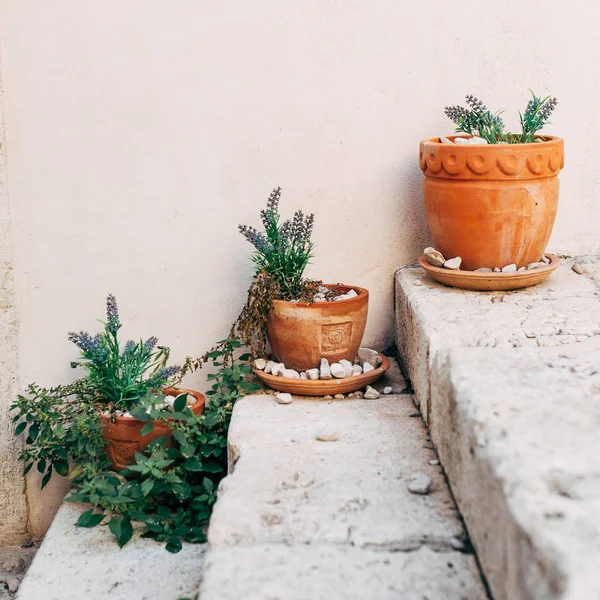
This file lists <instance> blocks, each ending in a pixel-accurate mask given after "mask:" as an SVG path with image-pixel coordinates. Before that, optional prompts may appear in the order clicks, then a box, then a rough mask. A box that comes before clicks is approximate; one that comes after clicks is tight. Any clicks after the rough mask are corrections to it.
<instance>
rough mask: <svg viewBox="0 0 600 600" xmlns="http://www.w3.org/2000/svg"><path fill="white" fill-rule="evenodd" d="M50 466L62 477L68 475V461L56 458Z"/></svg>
mask: <svg viewBox="0 0 600 600" xmlns="http://www.w3.org/2000/svg"><path fill="white" fill-rule="evenodd" d="M52 465H53V466H54V470H55V471H56V472H57V473H58V474H59V475H62V476H63V477H65V476H66V475H67V474H68V473H69V461H68V460H65V459H64V458H57V459H56V460H55V461H54V462H53V463H52Z"/></svg>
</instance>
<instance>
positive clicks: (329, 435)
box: [316, 430, 339, 442]
mask: <svg viewBox="0 0 600 600" xmlns="http://www.w3.org/2000/svg"><path fill="white" fill-rule="evenodd" d="M316 439H317V440H318V441H319V442H337V440H338V439H339V436H338V433H337V431H328V430H325V431H322V432H321V433H319V434H318V435H317V437H316Z"/></svg>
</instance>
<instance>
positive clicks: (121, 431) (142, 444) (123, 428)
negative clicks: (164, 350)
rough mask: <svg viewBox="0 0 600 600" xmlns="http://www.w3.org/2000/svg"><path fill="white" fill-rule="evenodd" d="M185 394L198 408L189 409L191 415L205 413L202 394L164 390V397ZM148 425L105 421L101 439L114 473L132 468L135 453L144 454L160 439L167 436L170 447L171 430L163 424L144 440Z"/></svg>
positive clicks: (126, 420) (105, 418)
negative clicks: (143, 434)
mask: <svg viewBox="0 0 600 600" xmlns="http://www.w3.org/2000/svg"><path fill="white" fill-rule="evenodd" d="M184 392H187V393H188V394H189V395H190V396H193V397H194V398H196V404H194V405H193V406H191V407H190V408H191V409H192V412H193V413H194V414H196V415H200V414H202V413H203V412H204V396H203V395H202V394H201V393H200V392H195V391H194V390H187V389H184V388H165V389H164V390H163V394H165V395H166V396H178V395H179V394H183V393H184ZM147 423H148V421H140V420H139V419H134V418H133V417H115V418H114V420H113V421H111V419H110V417H108V416H103V417H102V436H103V437H104V440H105V441H106V453H107V454H108V457H109V458H110V461H111V466H112V468H113V469H114V470H115V471H121V470H122V469H125V468H127V467H128V466H129V465H131V464H133V462H134V461H135V453H136V452H143V451H144V450H145V449H146V448H147V447H148V444H149V443H150V442H151V441H152V440H153V439H155V438H157V437H159V436H167V437H168V438H169V441H168V442H167V446H170V445H171V433H172V432H171V428H170V427H168V426H167V425H165V424H164V423H161V422H160V421H155V422H154V429H153V430H152V431H151V432H150V433H148V434H147V435H145V436H143V437H142V435H141V433H142V428H143V427H144V425H146V424H147Z"/></svg>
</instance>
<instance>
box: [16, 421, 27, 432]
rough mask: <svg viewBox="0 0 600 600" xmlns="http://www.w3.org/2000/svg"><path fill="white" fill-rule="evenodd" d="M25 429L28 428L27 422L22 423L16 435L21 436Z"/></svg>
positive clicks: (18, 426)
mask: <svg viewBox="0 0 600 600" xmlns="http://www.w3.org/2000/svg"><path fill="white" fill-rule="evenodd" d="M25 427H27V421H21V422H20V423H19V424H18V425H17V428H16V429H15V435H21V434H22V433H23V430H24V429H25Z"/></svg>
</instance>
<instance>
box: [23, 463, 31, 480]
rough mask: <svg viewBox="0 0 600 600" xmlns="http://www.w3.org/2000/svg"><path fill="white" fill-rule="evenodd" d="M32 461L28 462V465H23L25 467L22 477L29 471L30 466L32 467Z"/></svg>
mask: <svg viewBox="0 0 600 600" xmlns="http://www.w3.org/2000/svg"><path fill="white" fill-rule="evenodd" d="M33 464H34V463H32V462H30V463H29V464H28V465H26V466H25V468H24V469H23V477H25V475H27V473H29V471H31V467H33Z"/></svg>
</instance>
